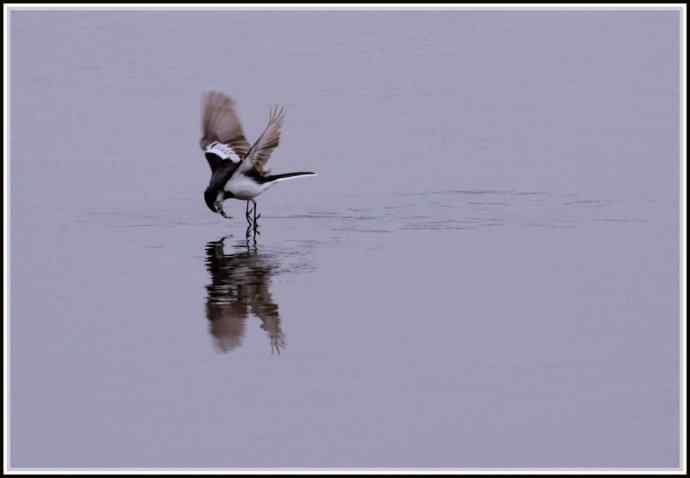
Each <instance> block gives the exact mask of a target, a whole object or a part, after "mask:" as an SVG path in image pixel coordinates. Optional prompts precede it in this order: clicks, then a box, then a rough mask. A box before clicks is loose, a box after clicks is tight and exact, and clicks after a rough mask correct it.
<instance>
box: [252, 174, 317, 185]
mask: <svg viewBox="0 0 690 478" xmlns="http://www.w3.org/2000/svg"><path fill="white" fill-rule="evenodd" d="M315 175H316V173H315V172H313V171H300V172H297V173H284V174H269V175H267V176H264V177H263V182H266V183H275V182H278V181H283V180H284V179H291V178H298V177H300V176H315Z"/></svg>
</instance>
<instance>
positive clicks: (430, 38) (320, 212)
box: [9, 11, 680, 467]
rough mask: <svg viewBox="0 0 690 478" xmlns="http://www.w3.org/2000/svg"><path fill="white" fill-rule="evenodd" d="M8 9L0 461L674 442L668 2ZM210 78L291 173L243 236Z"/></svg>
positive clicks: (454, 451)
mask: <svg viewBox="0 0 690 478" xmlns="http://www.w3.org/2000/svg"><path fill="white" fill-rule="evenodd" d="M10 28H11V30H10V32H11V50H10V53H11V76H10V80H11V89H10V93H11V116H10V120H11V121H10V123H11V124H10V127H11V136H10V151H11V157H10V177H9V186H10V193H11V196H10V197H11V209H10V212H11V217H10V220H11V222H10V226H9V233H10V260H11V264H10V267H11V269H10V276H9V277H10V293H11V296H10V297H11V308H10V324H9V325H10V342H9V344H10V347H11V354H10V358H11V368H10V386H11V389H10V414H9V415H10V419H11V422H10V445H11V449H10V459H11V466H13V467H317V466H318V467H677V466H679V447H680V443H679V434H680V429H679V420H680V410H679V393H680V389H679V383H678V379H679V373H680V370H679V366H680V362H679V341H680V336H679V279H678V277H679V242H678V240H679V232H678V231H679V229H678V228H679V223H678V218H679V206H680V205H679V131H680V129H679V128H680V125H679V120H678V118H679V101H680V98H679V62H678V61H679V54H680V51H679V48H680V46H679V40H678V31H679V14H678V13H677V12H673V11H647V12H596V13H593V12H527V11H522V12H471V11H459V12H436V13H434V12H417V13H412V12H407V13H405V12H398V13H393V12H387V13H382V12H348V13H325V12H321V13H317V12H301V13H297V12H223V13H219V12H203V13H202V12H170V13H164V12H157V13H154V12H100V13H94V12H91V13H88V12H14V13H12V14H11V18H10ZM210 88H217V89H220V90H223V91H225V92H227V93H229V94H231V95H233V96H234V97H235V98H236V99H237V101H238V104H239V108H240V113H241V115H242V118H243V122H244V125H245V130H246V132H247V133H248V135H249V136H250V139H253V138H255V137H256V136H257V135H258V133H259V132H260V131H261V129H262V128H263V126H264V122H265V120H266V118H267V114H268V109H269V106H270V105H271V104H274V103H282V104H285V105H286V106H287V108H288V113H287V118H286V126H285V129H284V136H283V141H282V143H281V145H280V147H279V148H278V149H277V150H276V151H275V152H274V154H273V156H272V157H271V161H270V162H269V167H271V169H272V170H273V171H274V172H286V171H291V170H315V171H318V172H319V176H317V177H315V178H305V179H299V180H295V181H293V182H287V183H281V184H279V185H277V186H275V187H274V188H273V189H272V190H270V191H268V192H267V193H266V194H265V195H264V196H262V197H261V198H260V199H259V212H261V213H262V214H263V217H262V218H261V220H260V221H261V235H260V236H257V240H256V241H247V240H245V234H244V233H245V223H244V218H243V214H244V203H241V202H236V203H234V204H232V203H230V204H227V205H226V210H227V211H228V212H229V213H230V214H232V215H233V216H234V218H233V219H232V220H230V221H228V220H225V219H223V218H222V217H220V216H216V215H212V214H211V213H210V212H209V211H208V210H207V209H206V206H205V205H204V203H203V199H202V192H203V189H204V188H205V186H206V183H207V181H208V174H209V171H208V166H207V164H206V163H205V161H204V159H203V157H202V156H201V154H200V151H199V150H198V140H199V135H200V97H201V93H202V92H203V91H205V90H207V89H210Z"/></svg>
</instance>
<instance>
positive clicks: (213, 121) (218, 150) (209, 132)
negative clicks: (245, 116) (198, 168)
mask: <svg viewBox="0 0 690 478" xmlns="http://www.w3.org/2000/svg"><path fill="white" fill-rule="evenodd" d="M199 145H200V146H201V149H202V150H203V151H204V154H205V155H206V158H207V160H208V161H209V165H210V166H211V169H212V170H213V169H215V168H214V165H216V167H217V164H218V160H219V159H220V160H225V159H231V160H234V161H236V162H238V161H240V160H241V158H244V157H245V156H246V155H247V153H248V152H249V142H247V138H246V137H245V135H244V131H243V130H242V124H241V123H240V118H239V116H238V114H237V110H236V108H235V102H234V101H233V100H232V98H230V97H229V96H227V95H225V94H223V93H221V92H219V91H209V92H207V93H206V94H204V96H203V98H202V113H201V140H200V141H199ZM233 156H236V158H235V157H233ZM209 157H211V159H209Z"/></svg>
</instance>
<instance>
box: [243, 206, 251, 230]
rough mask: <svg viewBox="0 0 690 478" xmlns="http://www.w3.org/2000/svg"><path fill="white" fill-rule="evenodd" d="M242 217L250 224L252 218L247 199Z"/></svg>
mask: <svg viewBox="0 0 690 478" xmlns="http://www.w3.org/2000/svg"><path fill="white" fill-rule="evenodd" d="M244 217H245V219H247V223H248V224H250V225H251V223H252V218H251V216H250V215H249V201H247V207H246V208H245V209H244Z"/></svg>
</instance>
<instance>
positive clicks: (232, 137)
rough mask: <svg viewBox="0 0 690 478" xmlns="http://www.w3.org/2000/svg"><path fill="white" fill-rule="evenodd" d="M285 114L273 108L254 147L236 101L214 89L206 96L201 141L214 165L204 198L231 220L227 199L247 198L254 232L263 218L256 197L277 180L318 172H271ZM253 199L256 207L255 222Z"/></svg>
mask: <svg viewBox="0 0 690 478" xmlns="http://www.w3.org/2000/svg"><path fill="white" fill-rule="evenodd" d="M284 116H285V109H283V108H272V109H271V112H270V115H269V118H268V125H267V126H266V129H264V131H263V133H261V136H259V138H258V139H257V140H256V142H255V143H254V144H253V145H252V146H251V147H250V146H249V143H248V142H247V138H246V137H245V136H244V131H243V130H242V124H241V123H240V119H239V116H238V114H237V111H236V109H235V102H234V101H233V100H232V99H231V98H230V97H228V96H227V95H225V94H223V93H221V92H218V91H210V92H208V93H206V94H205V95H204V96H203V99H202V123H201V128H202V136H201V141H200V142H199V143H200V145H201V149H202V150H203V151H204V155H205V156H206V160H207V161H208V165H209V166H210V167H211V180H210V181H209V184H208V187H207V188H206V190H205V191H204V201H205V202H206V205H207V206H208V208H209V209H210V210H211V211H213V212H215V213H218V214H221V215H222V216H223V217H226V218H228V219H229V218H230V216H228V215H227V214H226V213H225V211H224V210H223V201H224V200H226V199H239V200H242V201H247V207H246V210H245V217H246V218H247V221H248V222H249V225H250V227H252V225H253V226H254V233H256V232H257V227H256V221H257V219H258V218H259V217H261V215H260V214H259V215H258V216H257V214H256V202H255V201H254V198H255V197H257V196H258V195H259V194H261V193H263V192H264V191H266V190H267V189H268V188H270V187H271V186H273V185H274V184H275V183H277V182H280V181H283V180H285V179H290V178H296V177H300V176H307V175H315V174H316V173H314V172H311V171H309V172H307V171H300V172H295V173H284V174H268V171H267V170H266V169H265V165H266V162H267V161H268V159H269V158H270V156H271V153H272V152H273V150H274V149H275V148H276V147H277V146H278V144H279V142H280V128H281V126H282V123H283V118H284ZM250 202H251V203H252V206H253V213H254V218H253V221H252V218H251V215H250V209H249V203H250ZM247 233H249V229H247Z"/></svg>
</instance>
